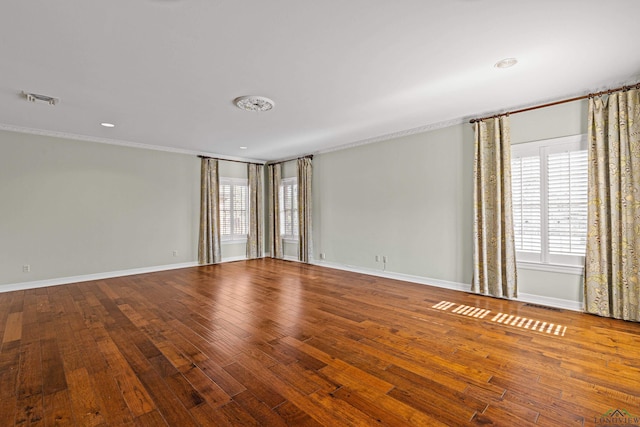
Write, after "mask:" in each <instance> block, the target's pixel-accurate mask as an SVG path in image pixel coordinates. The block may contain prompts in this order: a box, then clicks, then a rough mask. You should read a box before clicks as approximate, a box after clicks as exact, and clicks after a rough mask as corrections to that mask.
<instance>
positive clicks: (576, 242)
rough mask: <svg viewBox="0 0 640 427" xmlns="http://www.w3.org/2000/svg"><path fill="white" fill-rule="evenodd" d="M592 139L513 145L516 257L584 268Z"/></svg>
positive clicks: (520, 259)
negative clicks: (588, 140) (588, 177)
mask: <svg viewBox="0 0 640 427" xmlns="http://www.w3.org/2000/svg"><path fill="white" fill-rule="evenodd" d="M587 161H588V160H587V143H586V137H584V136H577V137H567V138H557V139H553V140H546V141H536V142H532V143H525V144H517V145H513V146H512V147H511V181H512V201H513V218H514V232H515V240H516V252H517V254H516V257H517V259H518V261H525V262H527V261H528V262H533V263H539V264H557V265H573V266H582V265H583V264H584V255H585V248H586V239H587Z"/></svg>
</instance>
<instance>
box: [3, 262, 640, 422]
mask: <svg viewBox="0 0 640 427" xmlns="http://www.w3.org/2000/svg"><path fill="white" fill-rule="evenodd" d="M461 306H467V307H461ZM474 310H475V311H474ZM499 314H501V315H502V316H499ZM523 319H524V320H523ZM499 320H500V321H499ZM529 320H531V322H529ZM535 322H538V325H539V326H536V328H535V329H534V328H533V325H534V324H536V323H535ZM542 322H545V325H544V326H542ZM527 324H528V325H529V326H528V327H526V326H527ZM548 325H553V326H548ZM558 325H560V326H561V327H560V328H559V327H558ZM556 331H558V334H555V333H554V332H556ZM562 334H564V335H562ZM0 338H1V340H2V342H1V347H0V426H14V425H15V426H27V425H37V426H65V425H77V426H165V425H169V426H180V427H182V426H251V425H262V426H284V425H296V426H298V425H299V426H319V425H324V426H350V425H358V426H360V425H365V426H366V425H376V426H377V425H387V426H421V425H423V426H445V425H446V426H459V425H496V426H514V425H517V426H529V425H541V426H571V425H576V426H592V425H604V424H605V422H607V418H606V417H609V418H608V422H611V423H613V422H615V421H617V420H618V419H619V418H620V417H621V416H622V415H625V416H627V415H628V416H634V415H635V416H638V417H640V362H639V361H640V324H637V323H628V322H623V321H617V320H612V319H604V318H599V317H596V316H590V315H585V314H581V313H575V312H569V311H562V310H550V309H545V308H541V307H535V306H534V307H532V306H528V305H526V304H523V303H517V302H510V301H505V300H499V299H493V298H486V297H481V296H477V295H472V294H467V293H462V292H456V291H450V290H444V289H440V288H435V287H430V286H423V285H417V284H411V283H405V282H400V281H394V280H388V279H381V278H376V277H371V276H366V275H361V274H355V273H348V272H343V271H339V270H333V269H328V268H322V267H317V266H311V265H305V264H299V263H294V262H287V261H278V260H271V259H264V260H254V261H240V262H234V263H228V264H222V265H215V266H207V267H197V268H188V269H181V270H173V271H167V272H160V273H152V274H144V275H137V276H128V277H122V278H116V279H109V280H100V281H94V282H85V283H78V284H70V285H63V286H55V287H49V288H40V289H33V290H28V291H18V292H7V293H2V294H0ZM615 411H618V412H615ZM621 414H622V415H621ZM627 423H628V424H629V425H640V418H638V419H637V420H635V419H628V420H627ZM618 424H620V423H618Z"/></svg>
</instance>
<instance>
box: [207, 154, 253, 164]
mask: <svg viewBox="0 0 640 427" xmlns="http://www.w3.org/2000/svg"><path fill="white" fill-rule="evenodd" d="M198 157H199V158H201V159H214V160H222V161H225V162H236V163H244V164H247V165H264V163H258V162H245V161H244V160H233V159H221V158H220V157H211V156H203V155H200V154H199V155H198Z"/></svg>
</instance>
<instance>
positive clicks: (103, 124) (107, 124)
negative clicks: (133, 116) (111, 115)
mask: <svg viewBox="0 0 640 427" xmlns="http://www.w3.org/2000/svg"><path fill="white" fill-rule="evenodd" d="M100 126H104V127H106V128H114V127H116V125H114V124H113V123H107V122H103V123H100Z"/></svg>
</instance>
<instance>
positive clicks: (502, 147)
mask: <svg viewBox="0 0 640 427" xmlns="http://www.w3.org/2000/svg"><path fill="white" fill-rule="evenodd" d="M474 130H475V139H476V143H475V162H474V193H473V201H474V221H473V237H474V251H473V262H474V269H473V283H472V286H471V290H472V291H473V292H476V293H480V294H485V295H492V296H496V297H504V298H515V297H517V294H518V290H517V273H516V251H515V240H514V233H513V216H512V215H513V213H512V209H511V139H510V129H509V117H508V116H503V117H496V118H492V119H487V120H483V121H479V122H476V123H475V129H474Z"/></svg>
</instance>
